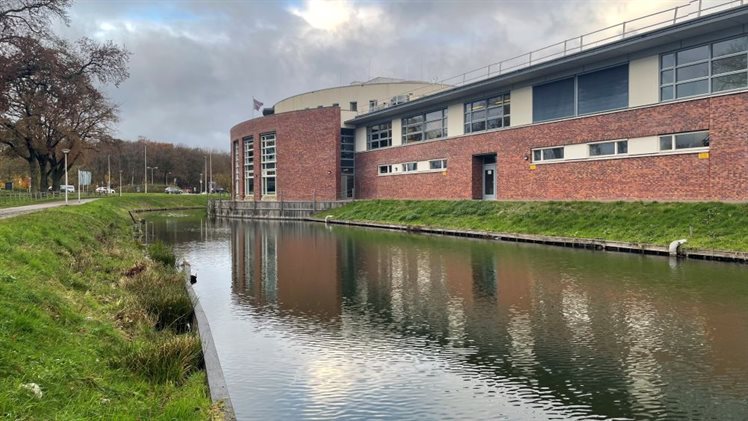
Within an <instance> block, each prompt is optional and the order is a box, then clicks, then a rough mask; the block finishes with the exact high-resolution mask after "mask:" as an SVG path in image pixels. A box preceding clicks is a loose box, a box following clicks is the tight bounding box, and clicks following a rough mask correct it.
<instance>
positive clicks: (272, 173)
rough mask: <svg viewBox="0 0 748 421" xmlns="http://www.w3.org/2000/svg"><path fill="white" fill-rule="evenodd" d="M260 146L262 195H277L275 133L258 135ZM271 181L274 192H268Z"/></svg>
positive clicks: (276, 147)
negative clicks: (271, 181) (271, 180)
mask: <svg viewBox="0 0 748 421" xmlns="http://www.w3.org/2000/svg"><path fill="white" fill-rule="evenodd" d="M260 142H261V145H262V157H261V158H262V194H263V196H273V195H277V194H278V179H277V178H276V176H277V169H278V168H277V165H278V162H277V156H278V145H277V143H278V142H277V138H276V134H275V132H271V133H262V134H260ZM271 178H272V179H273V186H274V188H275V191H273V192H270V191H268V181H269V180H270V179H271Z"/></svg>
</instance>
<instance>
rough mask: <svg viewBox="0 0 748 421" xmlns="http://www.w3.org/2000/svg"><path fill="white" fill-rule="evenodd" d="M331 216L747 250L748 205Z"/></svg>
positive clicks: (385, 205) (434, 208) (455, 205)
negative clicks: (684, 239) (681, 242)
mask: <svg viewBox="0 0 748 421" xmlns="http://www.w3.org/2000/svg"><path fill="white" fill-rule="evenodd" d="M325 215H333V217H334V218H335V219H345V220H357V221H373V222H383V223H393V224H406V225H422V226H424V225H426V226H436V227H443V228H462V229H471V230H485V231H494V232H506V233H524V234H540V235H552V236H563V237H576V238H599V239H607V240H614V241H626V242H634V243H648V244H659V245H667V244H668V243H669V242H671V241H673V240H676V239H681V238H687V239H688V243H687V244H686V246H687V247H689V248H704V249H718V250H731V251H748V204H726V203H656V202H654V203H643V202H613V203H600V202H487V201H396V200H376V201H359V202H354V203H351V204H349V205H346V206H344V207H342V208H338V209H334V210H331V211H326V212H322V213H320V214H319V215H318V216H320V217H324V216H325Z"/></svg>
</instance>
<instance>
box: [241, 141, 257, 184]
mask: <svg viewBox="0 0 748 421" xmlns="http://www.w3.org/2000/svg"><path fill="white" fill-rule="evenodd" d="M242 143H243V144H244V196H249V195H251V194H254V191H255V189H254V180H255V149H254V144H255V140H254V137H253V136H245V137H243V138H242Z"/></svg>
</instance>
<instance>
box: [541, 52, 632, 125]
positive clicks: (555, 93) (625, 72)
mask: <svg viewBox="0 0 748 421" xmlns="http://www.w3.org/2000/svg"><path fill="white" fill-rule="evenodd" d="M628 104H629V65H628V64H623V65H620V66H616V67H609V68H607V69H602V70H597V71H594V72H590V73H585V74H583V75H579V76H574V77H570V78H567V79H562V80H557V81H555V82H551V83H546V84H543V85H538V86H534V87H533V88H532V113H533V121H535V122H539V121H547V120H555V119H558V118H564V117H572V116H575V115H581V114H590V113H597V112H602V111H608V110H616V109H619V108H626V107H627V106H628Z"/></svg>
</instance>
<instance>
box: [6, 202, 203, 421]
mask: <svg viewBox="0 0 748 421" xmlns="http://www.w3.org/2000/svg"><path fill="white" fill-rule="evenodd" d="M205 203H206V199H205V197H201V196H187V195H184V196H171V197H170V196H166V195H148V196H144V195H140V196H136V195H132V196H125V197H122V198H107V199H106V200H100V201H96V202H93V203H90V204H86V205H82V206H72V207H67V208H58V209H52V210H46V211H42V212H39V213H35V214H29V215H24V216H19V217H15V218H10V219H6V220H2V221H0V414H2V417H5V418H9V419H122V418H127V419H206V418H208V417H209V416H210V414H211V407H210V399H209V397H208V394H207V387H206V386H205V376H204V373H203V372H201V371H194V370H193V369H191V368H189V367H190V366H188V365H186V363H185V361H192V360H191V358H192V357H193V356H194V355H193V354H194V349H195V348H194V343H191V342H190V341H191V339H173V338H172V339H169V338H167V335H174V333H172V332H168V331H162V332H156V331H155V329H154V327H153V324H154V323H156V318H153V317H150V316H149V315H148V313H147V311H145V310H143V309H142V308H141V306H142V304H141V303H140V302H139V301H138V300H137V297H136V294H135V293H134V292H132V291H130V290H128V289H127V288H125V287H124V286H123V284H125V283H126V282H125V281H124V280H126V279H127V278H128V275H127V272H128V271H129V270H131V269H132V268H134V267H145V268H146V269H145V270H147V271H164V274H165V275H168V273H167V272H165V271H166V269H165V268H162V267H160V265H155V264H153V263H151V262H149V261H147V260H146V258H145V253H144V250H143V249H142V248H141V247H139V246H138V245H137V244H136V243H135V241H134V240H133V239H132V228H131V220H130V217H129V215H128V214H127V210H128V209H134V208H153V207H181V206H202V205H205ZM133 319H134V320H133ZM154 335H156V336H154ZM156 337H158V338H159V339H158V340H159V341H160V340H163V346H162V347H161V348H162V349H159V348H157V346H158V344H159V343H160V342H158V341H157V340H155V339H153V338H156ZM161 338H163V339H161ZM182 342H184V343H182ZM149 347H151V348H154V349H153V352H152V353H151V354H152V355H156V356H157V355H159V354H158V353H159V352H161V353H162V355H166V356H169V355H172V356H173V355H176V356H178V357H180V358H181V361H180V362H177V363H176V364H175V365H174V366H167V367H166V368H165V373H167V374H165V375H164V376H163V377H162V378H157V379H153V378H150V377H149V374H148V373H150V371H149V370H153V367H155V366H157V364H155V363H154V361H153V359H152V358H150V357H148V354H146V353H144V351H143V350H144V349H147V348H149ZM133 349H136V350H137V352H136V351H133ZM128 352H131V353H132V355H134V356H135V357H137V358H134V359H133V360H132V361H135V362H140V363H142V364H140V366H139V367H134V366H127V365H122V364H117V362H118V361H121V357H122V356H123V355H126V354H127V353H128ZM156 362H158V361H156ZM180 375H181V377H179V376H180ZM175 379H176V380H175ZM27 383H36V384H38V385H39V386H40V388H41V391H42V392H43V396H42V397H41V398H37V397H35V396H34V395H33V394H32V393H31V392H29V391H28V390H26V389H24V388H22V387H21V385H23V384H27Z"/></svg>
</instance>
